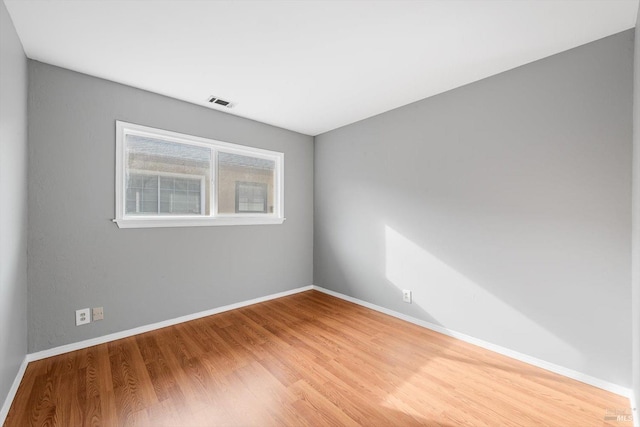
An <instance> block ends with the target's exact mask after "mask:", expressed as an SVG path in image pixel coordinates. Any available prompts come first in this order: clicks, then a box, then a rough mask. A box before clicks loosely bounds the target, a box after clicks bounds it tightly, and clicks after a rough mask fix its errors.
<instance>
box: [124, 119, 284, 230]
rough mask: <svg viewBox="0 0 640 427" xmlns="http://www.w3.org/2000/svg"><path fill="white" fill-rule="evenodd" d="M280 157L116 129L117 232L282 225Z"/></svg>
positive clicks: (227, 145) (138, 128) (136, 128)
mask: <svg viewBox="0 0 640 427" xmlns="http://www.w3.org/2000/svg"><path fill="white" fill-rule="evenodd" d="M283 163H284V155H283V154H282V153H277V152H274V151H267V150H262V149H258V148H251V147H246V146H242V145H236V144H230V143H227V142H221V141H215V140H211V139H206V138H199V137H195V136H189V135H184V134H179V133H176V132H169V131H165V130H160V129H153V128H149V127H145V126H140V125H135V124H131V123H125V122H120V121H117V122H116V218H115V220H114V221H115V222H116V223H117V224H118V226H119V227H121V228H130V227H183V226H198V225H239V224H281V223H282V222H283V221H284V216H283V213H284V210H283V189H282V177H283V166H284V165H283Z"/></svg>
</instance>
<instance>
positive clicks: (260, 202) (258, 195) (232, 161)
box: [218, 152, 276, 214]
mask: <svg viewBox="0 0 640 427" xmlns="http://www.w3.org/2000/svg"><path fill="white" fill-rule="evenodd" d="M275 167H276V164H275V161H273V160H269V159H262V158H259V157H251V156H243V155H239V154H232V153H225V152H219V153H218V213H221V214H231V213H253V214H256V213H273V210H274V190H273V189H274V179H275Z"/></svg>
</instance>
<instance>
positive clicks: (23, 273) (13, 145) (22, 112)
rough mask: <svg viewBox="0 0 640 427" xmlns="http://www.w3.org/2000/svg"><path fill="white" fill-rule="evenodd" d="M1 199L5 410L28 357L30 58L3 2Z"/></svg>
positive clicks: (0, 363)
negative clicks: (28, 82)
mask: <svg viewBox="0 0 640 427" xmlns="http://www.w3.org/2000/svg"><path fill="white" fill-rule="evenodd" d="M0 195H1V198H2V199H1V201H0V407H1V406H2V404H3V402H4V401H5V398H6V396H7V393H8V391H9V389H10V388H11V384H12V383H13V380H14V379H15V377H16V374H17V373H18V368H19V367H20V364H21V363H22V361H23V360H24V356H25V354H26V353H27V58H26V57H25V55H24V51H23V50H22V44H21V43H20V40H19V39H18V35H17V34H16V31H15V29H14V27H13V23H12V22H11V18H9V13H8V12H7V9H6V7H5V5H4V2H1V1H0ZM0 421H2V417H1V416H0Z"/></svg>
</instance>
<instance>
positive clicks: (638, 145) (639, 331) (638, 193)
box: [631, 9, 640, 419]
mask: <svg viewBox="0 0 640 427" xmlns="http://www.w3.org/2000/svg"><path fill="white" fill-rule="evenodd" d="M634 46H635V55H634V58H635V62H634V69H633V210H632V215H633V234H632V239H633V241H632V258H631V259H632V262H633V265H632V278H631V286H632V294H633V301H632V303H633V320H632V329H633V331H632V332H633V333H632V338H631V341H632V346H633V351H632V354H633V393H634V397H635V402H634V403H633V404H634V411H635V412H634V413H633V416H634V418H635V419H638V417H640V414H639V413H638V408H640V9H638V18H637V20H636V30H635V45H634Z"/></svg>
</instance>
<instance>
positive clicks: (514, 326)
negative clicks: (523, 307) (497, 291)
mask: <svg viewBox="0 0 640 427" xmlns="http://www.w3.org/2000/svg"><path fill="white" fill-rule="evenodd" d="M385 247H386V257H385V258H386V264H385V265H386V277H387V279H388V280H389V281H390V282H391V283H392V284H393V285H394V286H396V287H397V288H398V289H400V290H402V289H412V290H414V291H413V303H414V304H416V305H417V306H418V307H420V309H421V310H422V311H423V312H425V313H429V317H431V318H432V319H434V320H435V322H434V323H436V324H438V325H442V323H441V322H438V319H447V320H448V322H446V323H448V324H451V320H452V319H455V318H457V317H459V316H460V313H473V312H474V311H476V310H477V304H478V301H481V302H482V310H484V311H486V313H487V314H486V316H484V321H485V325H484V327H487V326H489V327H492V328H494V329H497V330H501V333H502V334H503V335H505V336H506V337H507V338H508V339H514V338H517V337H518V335H520V334H521V331H523V330H526V331H531V332H533V333H535V335H536V336H537V337H543V338H544V340H545V341H546V342H547V343H548V344H547V345H551V346H553V347H554V348H555V349H556V351H558V352H560V353H563V354H570V355H571V356H572V357H574V358H577V359H580V358H581V355H580V352H579V351H578V350H576V349H575V348H574V347H572V346H571V345H570V344H568V343H566V342H565V341H563V340H562V339H560V338H559V337H558V336H556V335H555V334H553V333H552V332H551V331H549V330H548V329H545V328H543V327H542V326H540V325H539V324H537V323H536V322H534V321H533V320H531V319H530V318H528V317H527V316H525V315H524V314H523V313H522V312H520V311H518V310H516V309H515V308H513V307H511V306H509V305H508V304H506V303H505V302H503V301H501V300H500V299H498V298H496V297H495V296H494V295H492V294H490V293H489V292H488V291H487V290H486V289H485V288H483V287H482V286H480V285H478V284H477V283H475V282H474V281H473V280H471V279H470V278H468V277H466V276H465V275H464V274H462V273H460V272H458V271H457V270H455V269H454V268H452V267H451V266H449V265H447V264H446V263H444V262H443V261H441V260H440V259H438V258H437V257H435V256H434V255H433V254H431V253H429V252H427V251H426V250H425V249H423V248H421V247H420V246H418V245H417V244H415V243H413V242H412V241H411V240H409V239H408V238H406V237H405V236H403V235H402V234H400V233H398V232H397V231H396V230H394V229H393V228H391V227H389V226H385ZM505 319H508V321H505Z"/></svg>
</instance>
